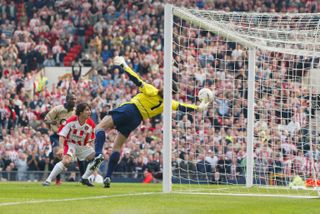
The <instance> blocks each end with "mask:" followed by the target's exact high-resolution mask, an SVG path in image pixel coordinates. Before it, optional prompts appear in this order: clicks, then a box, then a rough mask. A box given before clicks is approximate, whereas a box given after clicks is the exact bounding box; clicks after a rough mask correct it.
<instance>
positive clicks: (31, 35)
mask: <svg viewBox="0 0 320 214" xmlns="http://www.w3.org/2000/svg"><path fill="white" fill-rule="evenodd" d="M164 3H172V4H174V5H177V6H184V7H187V8H191V7H194V8H198V9H206V10H224V11H248V12H249V11H254V12H302V13H315V12H318V11H319V10H320V3H319V2H318V1H317V0H287V1H281V0H245V1H235V0H217V1H209V0H208V1H205V0H197V1H188V0H183V1H179V2H174V1H161V0H154V1H153V0H150V1H135V0H133V1H126V0H114V1H102V0H56V1H54V0H47V1H42V0H25V1H23V0H15V1H6V0H0V17H1V18H0V25H1V29H0V33H1V34H0V35H1V36H0V91H1V93H0V127H1V135H0V172H2V173H0V175H1V177H0V179H2V180H7V179H9V180H12V179H16V180H30V181H34V180H42V179H43V178H44V177H46V176H47V174H48V172H50V169H52V160H51V158H50V153H51V150H52V148H51V143H50V140H49V135H50V134H51V131H50V130H48V128H47V127H46V125H45V124H44V122H43V118H44V116H45V115H46V113H47V112H48V111H49V110H50V109H51V108H52V107H53V106H55V105H58V104H63V103H64V102H65V97H66V94H67V91H68V90H72V91H74V92H75V93H76V95H77V102H81V101H85V102H90V105H91V107H92V118H93V120H94V121H95V122H96V123H98V122H99V121H100V120H101V119H102V118H103V117H104V116H105V115H106V114H107V112H108V111H109V110H110V109H112V108H114V107H116V106H118V105H119V104H120V103H122V102H124V101H128V100H129V99H130V98H131V97H132V95H134V94H136V93H137V92H138V91H137V87H135V86H134V84H133V83H132V82H130V81H129V79H128V77H127V76H126V75H125V74H124V73H123V71H122V70H121V69H120V68H119V67H117V66H114V65H113V62H112V59H113V57H114V56H117V55H123V56H125V58H126V59H127V62H128V64H129V65H130V66H131V67H132V68H133V70H134V71H136V72H137V73H138V74H139V75H141V76H142V78H143V79H144V80H145V81H146V82H149V83H152V84H154V85H155V86H158V85H160V84H162V81H163V79H162V78H163V43H164V38H163V25H164V24H163V22H164V7H163V6H164ZM186 33H187V32H186ZM206 36H207V35H204V34H203V35H202V34H200V35H199V34H197V33H196V32H194V33H193V34H191V36H190V41H189V42H190V43H189V46H190V47H191V48H190V49H188V50H186V52H188V54H190V55H192V56H193V57H194V59H193V60H188V61H186V60H184V54H186V52H183V53H180V54H176V55H175V56H174V58H175V62H177V63H176V65H175V67H176V68H179V69H180V67H179V66H181V67H184V66H187V64H193V65H197V66H196V67H197V68H200V71H196V72H190V76H188V77H185V78H186V79H185V80H186V81H191V82H190V83H189V84H190V85H193V84H192V83H193V82H194V85H197V87H203V86H206V87H210V88H212V89H214V90H215V91H216V102H215V104H214V105H213V107H212V108H210V110H209V111H208V112H206V114H207V117H206V119H205V121H202V119H203V118H202V116H201V115H187V114H186V115H182V114H180V113H175V114H174V118H175V119H176V120H174V122H173V126H174V127H177V130H178V131H177V132H175V131H174V133H173V139H178V138H179V139H181V141H179V144H178V143H177V142H176V140H174V142H173V147H174V151H175V152H174V155H173V166H174V170H175V172H178V171H179V172H180V173H186V171H193V172H201V173H209V174H210V175H212V181H213V182H217V181H222V182H225V181H226V180H235V179H237V177H239V176H241V175H243V174H244V165H245V156H246V139H245V136H246V117H247V113H246V109H247V95H246V86H247V85H246V84H247V83H246V80H247V67H246V66H245V65H246V63H243V62H244V61H246V60H247V53H246V50H245V49H244V48H242V47H241V46H239V45H237V44H233V43H227V42H223V41H221V42H215V41H214V40H212V41H209V42H208V43H207V44H206V45H208V46H209V47H210V50H212V51H211V52H205V51H198V50H197V48H196V47H198V46H199V44H198V43H197V38H199V37H206ZM180 42H181V41H180ZM185 42H186V41H185ZM192 46H194V49H192ZM174 48H177V47H174ZM281 60H282V58H281V57H279V56H270V57H269V58H268V60H266V59H263V58H260V59H259V60H258V62H259V63H257V68H258V72H257V76H256V80H257V83H259V84H256V87H257V91H258V92H257V96H258V101H259V102H257V103H256V105H257V107H259V106H260V107H261V109H266V107H264V106H265V105H270V109H269V110H270V111H269V112H268V113H265V114H261V115H270V116H269V117H268V116H266V117H264V118H259V114H257V115H256V119H257V123H256V124H255V135H256V136H257V139H258V142H256V144H255V169H256V172H257V173H259V174H261V175H264V176H265V177H268V176H269V174H270V172H272V173H284V174H288V175H289V174H291V173H293V172H294V173H298V174H299V175H304V176H308V175H307V174H308V173H311V171H310V170H311V168H310V167H311V164H317V167H319V168H320V166H318V159H319V158H320V151H319V149H318V146H317V143H318V142H314V144H313V145H314V148H313V149H312V150H310V145H309V144H308V142H309V141H310V140H309V138H308V137H307V136H309V134H308V127H307V126H308V124H309V123H310V121H309V118H310V117H308V115H309V114H312V112H310V109H314V110H315V109H316V106H315V105H313V103H309V102H308V100H309V97H308V96H310V94H309V93H308V91H307V90H306V89H304V88H303V87H302V86H301V84H298V83H299V82H301V77H303V75H304V74H305V73H306V72H307V70H308V68H309V67H310V61H308V60H309V59H301V60H300V61H301V63H303V66H302V67H301V68H300V70H299V71H300V75H299V76H300V78H297V79H296V78H294V79H292V78H291V77H290V76H292V73H290V72H292V70H293V67H294V66H295V68H296V67H297V66H298V65H301V64H299V63H294V64H290V63H283V64H281ZM288 61H289V60H288ZM291 61H298V60H296V59H292V60H291ZM239 62H240V63H239ZM241 62H242V63H241ZM308 63H309V64H308ZM308 65H309V66H308ZM55 66H58V67H62V66H73V67H74V68H75V70H77V71H79V70H80V67H91V68H92V69H91V72H90V74H88V75H87V76H86V77H82V78H79V75H77V72H75V73H73V75H65V76H62V77H60V79H59V82H58V83H57V84H53V85H48V84H47V78H46V76H45V75H43V73H44V72H43V70H45V67H55ZM202 68H206V69H207V70H208V71H209V72H210V74H212V79H211V80H209V81H207V80H206V81H204V80H203V76H202V75H201V69H202ZM182 69H183V68H182ZM199 72H200V73H199ZM280 75H284V76H286V79H287V81H285V83H284V82H283V81H282V80H281V81H280V79H281V78H280V77H279V76H280ZM225 77H228V78H229V81H225ZM177 78H181V79H183V77H177ZM233 82H235V84H231V83H233ZM180 90H181V91H188V89H187V88H184V86H183V85H181V86H180ZM281 91H285V93H283V92H281ZM190 94H195V93H192V92H190ZM280 95H281V96H280ZM301 97H304V98H305V100H303V99H301ZM298 98H299V99H298ZM175 99H177V100H180V101H184V102H190V103H191V102H195V98H194V97H193V96H185V94H180V95H179V94H178V95H176V97H175ZM283 99H286V100H287V101H285V103H286V107H282V106H281V108H280V107H279V108H277V105H278V103H279V102H280V101H281V103H283V102H284V101H283ZM279 100H280V101H279ZM314 100H317V97H314ZM310 105H312V108H310ZM262 107H264V108H262ZM259 109H260V108H259ZM277 109H281V111H277ZM284 109H285V110H284ZM195 124H198V125H195ZM199 124H202V126H203V127H204V132H205V137H202V135H201V134H199V130H200V128H199ZM278 125H281V126H282V128H281V129H278ZM275 127H277V128H275ZM194 133H197V134H194ZM115 136H116V131H110V132H108V133H107V141H106V144H105V148H104V151H105V152H104V155H105V161H104V163H103V164H102V166H101V168H100V172H101V173H102V174H103V172H105V170H106V166H107V162H108V159H109V155H110V154H111V151H112V149H111V148H112V145H113V144H112V143H113V140H114V138H115ZM161 150H162V119H161V117H156V118H153V119H150V120H147V121H144V122H143V124H142V125H141V126H140V127H139V128H138V129H137V130H136V131H135V132H134V133H133V134H132V135H131V137H130V139H129V140H128V142H127V143H126V145H125V146H124V149H123V154H122V159H121V161H120V163H119V166H118V168H117V170H116V171H117V172H119V173H120V174H121V175H122V176H132V177H133V178H137V177H139V176H143V173H144V172H145V170H147V171H149V172H153V173H154V174H156V173H157V172H161V169H162V153H161ZM310 151H312V152H313V153H314V154H310ZM310 159H312V160H310ZM77 167H78V166H77V165H76V163H75V164H74V165H73V166H71V167H70V168H69V172H70V173H69V174H68V177H66V179H69V180H76V174H75V173H74V172H77V171H78V170H77ZM308 170H309V171H308ZM29 171H30V172H41V173H27V172H29ZM126 173H128V174H126ZM69 175H70V176H69ZM221 175H225V176H221ZM265 182H266V181H265Z"/></svg>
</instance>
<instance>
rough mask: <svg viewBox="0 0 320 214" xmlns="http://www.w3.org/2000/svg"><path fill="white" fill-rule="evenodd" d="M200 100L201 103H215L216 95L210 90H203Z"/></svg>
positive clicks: (199, 95) (200, 93)
mask: <svg viewBox="0 0 320 214" xmlns="http://www.w3.org/2000/svg"><path fill="white" fill-rule="evenodd" d="M198 98H199V100H200V101H201V102H202V101H204V102H206V103H208V102H212V101H213V98H214V95H213V92H212V91H211V90H210V89H209V88H202V89H201V90H200V91H199V94H198Z"/></svg>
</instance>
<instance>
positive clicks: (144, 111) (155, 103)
mask: <svg viewBox="0 0 320 214" xmlns="http://www.w3.org/2000/svg"><path fill="white" fill-rule="evenodd" d="M124 70H125V72H126V73H127V74H128V75H129V77H130V80H132V81H133V82H134V83H135V84H136V85H137V86H139V91H140V93H138V94H137V95H135V96H134V97H133V98H132V99H131V100H130V101H129V102H126V103H123V104H122V105H124V104H127V103H133V104H135V105H136V106H137V108H138V110H139V112H140V114H141V116H142V118H143V119H148V118H152V117H154V116H157V115H159V114H161V113H162V112H163V98H162V96H160V95H159V94H158V92H159V90H158V89H157V88H156V87H154V86H153V85H150V84H148V83H146V82H144V81H143V80H141V78H140V77H139V76H138V75H137V74H136V73H135V72H134V71H133V70H132V69H131V68H130V67H126V68H124ZM196 109H197V106H196V105H193V104H186V103H179V102H178V101H176V100H172V110H179V111H194V110H196Z"/></svg>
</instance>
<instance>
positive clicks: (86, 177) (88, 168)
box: [82, 162, 93, 179]
mask: <svg viewBox="0 0 320 214" xmlns="http://www.w3.org/2000/svg"><path fill="white" fill-rule="evenodd" d="M90 163H93V162H90ZM90 163H89V164H88V166H87V168H86V172H85V173H84V174H83V175H82V179H88V178H89V176H90V175H92V173H93V171H92V170H90V168H91V166H92V164H90Z"/></svg>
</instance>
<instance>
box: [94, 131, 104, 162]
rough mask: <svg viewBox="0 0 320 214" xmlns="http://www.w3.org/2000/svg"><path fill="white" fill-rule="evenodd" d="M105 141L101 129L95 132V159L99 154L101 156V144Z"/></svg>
mask: <svg viewBox="0 0 320 214" xmlns="http://www.w3.org/2000/svg"><path fill="white" fill-rule="evenodd" d="M105 141H106V134H105V131H104V130H103V129H98V130H97V131H96V142H95V145H94V147H95V152H96V154H95V155H96V157H97V156H98V155H100V154H102V148H103V144H104V142H105Z"/></svg>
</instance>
